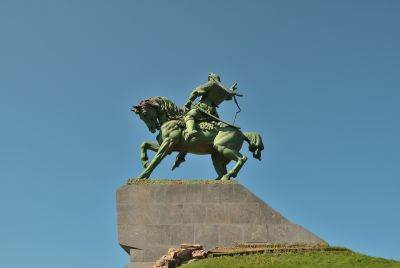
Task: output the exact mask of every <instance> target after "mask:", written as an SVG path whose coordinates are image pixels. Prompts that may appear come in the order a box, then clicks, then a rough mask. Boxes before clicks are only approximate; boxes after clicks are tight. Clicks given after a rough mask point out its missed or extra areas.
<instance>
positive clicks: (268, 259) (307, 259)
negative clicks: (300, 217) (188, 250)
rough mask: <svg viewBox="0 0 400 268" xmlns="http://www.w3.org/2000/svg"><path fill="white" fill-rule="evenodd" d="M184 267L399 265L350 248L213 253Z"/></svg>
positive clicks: (356, 267) (378, 267) (375, 267)
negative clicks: (261, 252)
mask: <svg viewBox="0 0 400 268" xmlns="http://www.w3.org/2000/svg"><path fill="white" fill-rule="evenodd" d="M184 267H185V268H293V267H295V268H319V267H323V268H336V267H337V268H392V267H393V268H395V267H398V268H400V262H397V261H393V260H387V259H382V258H373V257H369V256H366V255H362V254H358V253H355V252H352V251H349V250H345V251H338V252H326V251H322V252H307V253H278V254H275V253H271V254H252V255H235V256H222V257H213V258H207V259H203V260H199V261H196V262H193V263H190V264H187V265H185V266H184Z"/></svg>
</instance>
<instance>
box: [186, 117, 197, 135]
mask: <svg viewBox="0 0 400 268" xmlns="http://www.w3.org/2000/svg"><path fill="white" fill-rule="evenodd" d="M185 119H186V120H185V123H186V130H185V133H184V136H185V139H186V140H190V139H191V138H192V137H193V135H195V134H196V133H197V130H196V129H195V126H194V123H195V120H194V119H192V118H185Z"/></svg>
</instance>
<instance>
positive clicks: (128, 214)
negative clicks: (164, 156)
mask: <svg viewBox="0 0 400 268" xmlns="http://www.w3.org/2000/svg"><path fill="white" fill-rule="evenodd" d="M117 214H118V241H119V243H120V245H121V246H122V248H124V249H125V250H126V252H127V253H128V254H129V255H130V256H131V263H130V264H129V265H128V266H127V268H141V267H149V266H150V265H151V264H153V263H154V262H155V261H156V260H157V259H158V258H160V257H161V256H162V255H164V254H165V253H166V252H167V250H168V248H170V247H177V246H179V245H180V244H181V243H196V244H201V245H203V246H204V248H206V249H210V248H213V247H216V246H230V245H233V244H234V243H235V242H241V243H244V242H269V243H306V244H307V243H309V244H314V243H321V242H323V241H322V240H321V239H320V238H319V237H317V236H316V235H314V234H312V233H311V232H309V231H307V230H306V229H304V228H303V227H301V226H299V225H296V224H293V223H291V222H289V221H288V220H287V219H286V218H285V217H283V216H282V215H281V214H279V213H278V212H277V211H275V210H274V209H272V208H271V207H270V206H268V205H267V204H266V203H265V202H264V201H262V200H261V199H259V198H258V197H257V196H255V195H254V194H253V193H251V192H250V191H249V190H247V189H246V188H245V187H244V186H243V185H241V184H222V183H221V184H204V183H198V184H175V183H170V184H138V185H126V186H123V187H121V188H120V189H118V190H117Z"/></svg>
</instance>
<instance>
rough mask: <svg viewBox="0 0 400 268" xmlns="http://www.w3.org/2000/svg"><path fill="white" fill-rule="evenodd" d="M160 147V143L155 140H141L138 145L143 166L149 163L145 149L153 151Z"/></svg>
mask: <svg viewBox="0 0 400 268" xmlns="http://www.w3.org/2000/svg"><path fill="white" fill-rule="evenodd" d="M159 148H160V145H159V144H158V143H157V142H147V141H145V142H143V143H142V145H141V146H140V161H141V162H142V165H143V167H144V168H146V167H147V165H148V164H149V157H148V156H147V150H151V151H153V152H157V151H158V149H159Z"/></svg>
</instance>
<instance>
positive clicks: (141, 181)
mask: <svg viewBox="0 0 400 268" xmlns="http://www.w3.org/2000/svg"><path fill="white" fill-rule="evenodd" d="M237 183H238V181H237V180H229V181H220V180H214V179H213V180H211V179H210V180H169V179H128V182H127V184H128V185H131V184H135V185H137V184H237Z"/></svg>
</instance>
